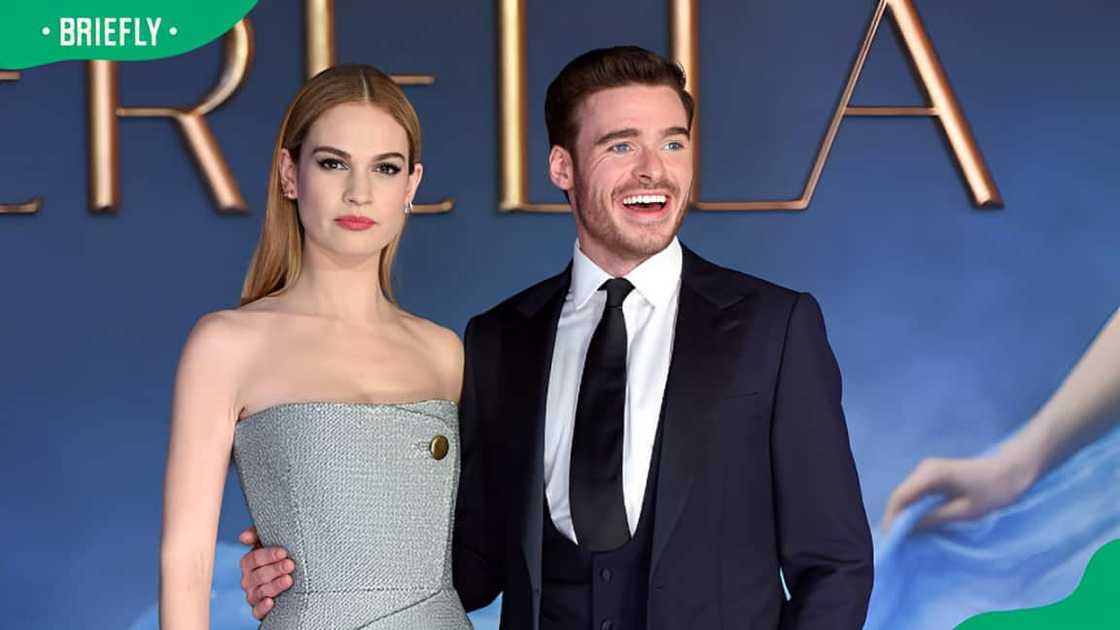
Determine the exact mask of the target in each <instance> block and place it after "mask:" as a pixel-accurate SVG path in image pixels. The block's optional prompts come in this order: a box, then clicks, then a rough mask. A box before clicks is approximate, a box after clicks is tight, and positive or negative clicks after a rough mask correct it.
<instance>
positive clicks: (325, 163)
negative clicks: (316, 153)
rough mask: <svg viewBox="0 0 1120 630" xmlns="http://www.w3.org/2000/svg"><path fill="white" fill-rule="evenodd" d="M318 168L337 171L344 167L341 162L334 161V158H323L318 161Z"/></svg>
mask: <svg viewBox="0 0 1120 630" xmlns="http://www.w3.org/2000/svg"><path fill="white" fill-rule="evenodd" d="M319 166H320V167H322V168H324V169H326V170H328V171H337V170H340V169H343V168H346V165H345V164H343V163H342V161H341V160H336V159H334V158H323V159H321V160H319Z"/></svg>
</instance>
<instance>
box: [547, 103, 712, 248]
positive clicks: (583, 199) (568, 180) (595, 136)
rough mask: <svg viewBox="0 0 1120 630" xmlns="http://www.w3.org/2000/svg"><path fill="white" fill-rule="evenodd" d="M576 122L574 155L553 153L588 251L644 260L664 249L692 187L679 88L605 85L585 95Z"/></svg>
mask: <svg viewBox="0 0 1120 630" xmlns="http://www.w3.org/2000/svg"><path fill="white" fill-rule="evenodd" d="M576 121H577V123H576V124H577V127H578V134H577V137H576V142H575V147H574V148H575V150H574V154H571V155H569V154H568V152H567V151H565V150H564V149H562V148H560V147H554V148H553V151H552V154H551V155H550V156H549V157H550V170H551V175H552V180H553V182H554V183H556V185H557V186H559V187H560V188H561V189H563V190H565V191H567V192H568V193H569V196H570V199H571V202H572V210H573V212H574V213H575V219H576V229H577V231H578V233H579V239H580V247H581V248H582V249H583V251H584V253H585V254H587V255H588V256H589V257H591V258H592V259H593V260H597V261H598V260H613V261H625V262H629V263H637V262H640V261H642V260H645V259H646V258H648V257H649V256H651V255H653V254H656V253H657V252H659V251H661V250H662V249H664V248H665V247H666V246H667V245H668V244H669V242H670V241H672V239H673V237H674V236H675V235H676V233H677V230H678V229H680V225H681V221H683V220H684V215H685V212H686V211H687V209H688V198H689V193H690V190H691V187H692V147H691V144H690V142H689V132H688V115H687V114H686V113H685V109H684V105H682V104H681V100H680V98H679V97H678V96H677V93H676V92H675V91H674V90H673V89H672V88H669V87H665V86H648V85H627V86H623V87H617V88H610V89H606V90H602V91H600V92H596V93H594V94H592V95H591V96H589V97H588V98H587V99H586V100H584V102H583V103H582V105H581V106H580V108H579V109H578V110H577V112H576Z"/></svg>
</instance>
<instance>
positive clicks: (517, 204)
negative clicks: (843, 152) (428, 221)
mask: <svg viewBox="0 0 1120 630" xmlns="http://www.w3.org/2000/svg"><path fill="white" fill-rule="evenodd" d="M888 8H889V9H891V14H892V15H893V16H894V18H895V23H896V24H897V25H898V28H899V31H900V32H901V33H902V38H903V42H904V43H905V45H906V50H907V52H908V54H909V55H910V57H911V59H912V60H913V62H914V66H915V67H916V68H917V70H918V77H919V79H920V80H921V82H922V85H923V86H925V89H926V92H927V93H928V94H929V97H930V101H931V106H929V107H855V106H850V105H849V103H850V101H851V98H852V94H853V93H854V91H855V86H856V84H857V83H858V82H859V77H860V73H861V72H862V71H863V65H864V62H865V61H866V59H867V55H868V53H869V52H870V50H871V44H872V43H873V42H874V41H875V35H876V34H877V33H878V31H879V26H880V24H881V23H882V19H883V15H884V13H885V12H886V10H887V9H888ZM669 25H670V49H671V52H670V55H671V56H672V58H673V60H674V61H676V62H677V63H679V64H680V65H681V67H682V68H684V71H685V74H686V75H687V77H688V89H689V91H690V92H691V93H692V95H693V97H694V98H695V100H696V116H694V118H693V123H692V124H693V129H692V149H693V155H695V156H696V170H695V177H694V179H693V184H692V205H693V207H695V208H697V209H700V210H804V209H805V208H807V207H809V203H810V202H811V201H812V199H813V193H814V192H815V191H816V188H817V183H818V182H819V181H820V176H821V173H822V172H823V171H824V166H825V164H826V163H827V162H828V156H829V153H830V152H831V150H832V143H833V141H834V140H835V139H836V134H837V132H838V131H839V129H840V123H841V122H842V121H843V120H844V118H845V117H846V116H930V117H934V118H937V120H938V122H940V123H941V127H942V129H944V130H945V135H946V136H947V137H948V140H949V146H950V147H951V148H952V150H953V155H954V157H955V158H956V160H957V163H958V164H959V165H960V168H961V172H962V173H963V174H964V178H965V181H966V183H967V184H968V187H969V190H970V191H971V192H972V198H973V200H974V202H975V203H976V205H978V206H980V207H982V208H999V207H1002V206H1003V200H1002V198H1001V197H1000V194H999V191H998V190H997V188H996V185H995V182H994V181H993V180H992V176H991V173H990V171H989V169H988V166H987V164H986V163H985V162H984V158H983V157H982V156H981V154H980V149H979V147H978V145H977V144H976V140H975V138H974V137H973V135H972V132H971V130H970V129H969V125H968V121H967V120H966V119H965V117H964V113H963V112H962V111H961V108H960V104H959V103H958V102H957V98H956V95H955V94H954V93H953V89H952V87H951V86H950V85H949V80H948V78H947V77H946V75H945V70H944V68H943V67H942V66H941V62H940V61H939V60H938V58H937V54H936V53H935V52H934V49H933V43H932V41H931V40H930V38H929V35H928V33H926V30H925V27H924V26H923V24H922V21H921V19H920V18H919V17H918V12H917V10H916V9H915V8H914V4H913V1H912V0H879V4H878V6H877V8H876V10H875V15H874V17H873V18H872V20H871V25H870V27H869V28H868V31H867V34H866V36H865V37H864V40H863V44H862V46H861V47H860V51H859V56H858V57H857V59H856V63H855V65H854V67H853V68H852V72H851V75H850V76H849V77H848V83H847V85H846V86H845V88H844V91H843V93H842V95H841V97H840V104H839V106H838V107H837V108H836V111H835V113H834V114H833V117H832V121H831V123H830V124H829V126H828V131H827V132H826V133H825V136H824V139H823V140H822V141H821V146H820V150H819V152H818V154H817V159H816V161H815V162H814V163H813V168H812V170H811V171H810V173H809V177H808V179H807V181H806V182H805V187H804V189H803V190H802V193H801V196H800V197H798V198H797V199H789V200H759V201H701V200H699V196H700V143H699V140H700V134H699V133H698V129H699V112H700V105H701V102H702V99H701V98H700V84H699V78H700V55H699V45H698V42H699V35H698V31H699V27H698V17H697V0H669ZM498 31H499V33H498V37H499V63H500V67H499V85H500V90H499V92H500V98H499V107H500V112H499V120H500V122H501V133H502V137H501V142H500V145H499V146H500V155H499V163H500V164H501V186H500V195H501V197H500V200H499V209H501V210H502V211H511V210H523V211H527V212H564V211H567V210H568V209H569V208H568V205H567V204H562V203H531V202H529V200H528V173H527V170H526V168H527V160H526V157H527V156H526V154H527V152H528V131H527V127H526V122H525V109H526V105H525V103H526V97H525V90H526V87H525V86H526V80H525V6H524V0H499V22H498Z"/></svg>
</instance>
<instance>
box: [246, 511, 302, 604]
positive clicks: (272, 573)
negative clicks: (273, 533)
mask: <svg viewBox="0 0 1120 630" xmlns="http://www.w3.org/2000/svg"><path fill="white" fill-rule="evenodd" d="M237 539H238V540H240V541H241V543H242V544H245V545H252V546H253V548H252V549H251V550H249V552H248V553H246V554H245V555H244V556H242V557H241V590H243V591H245V599H246V600H247V601H248V602H249V605H250V606H252V607H253V617H255V618H256V619H257V620H258V621H259V620H261V619H264V617H265V615H267V614H268V612H269V611H270V610H272V607H273V605H275V602H273V601H272V598H273V597H276V596H277V595H279V594H280V593H283V592H284V591H286V590H288V589H289V588H291V587H292V576H291V573H292V571H294V570H295V568H296V565H295V563H294V562H292V561H291V560H290V559H288V552H287V550H285V549H283V548H282V547H261V541H260V540H259V539H258V538H257V528H255V527H250V528H248V529H246V530H245V531H243V532H241V534H240V535H238V537H237Z"/></svg>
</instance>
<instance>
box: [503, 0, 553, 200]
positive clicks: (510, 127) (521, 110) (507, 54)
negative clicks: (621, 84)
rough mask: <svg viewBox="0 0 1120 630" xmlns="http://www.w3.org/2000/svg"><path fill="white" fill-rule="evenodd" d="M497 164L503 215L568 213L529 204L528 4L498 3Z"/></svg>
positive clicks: (514, 0)
mask: <svg viewBox="0 0 1120 630" xmlns="http://www.w3.org/2000/svg"><path fill="white" fill-rule="evenodd" d="M498 64H499V65H498V86H499V87H498V92H499V98H498V124H499V129H500V132H499V133H500V134H501V138H500V139H499V141H498V147H499V148H498V164H500V169H501V180H500V185H499V187H498V189H499V192H498V194H499V198H498V209H499V210H500V211H502V212H510V211H514V210H522V211H525V212H568V211H569V210H570V208H569V207H568V204H566V203H532V202H530V201H529V172H528V159H527V157H528V156H527V154H528V153H529V131H528V125H527V123H526V120H525V117H526V109H527V106H526V98H525V94H526V89H527V88H526V85H525V1H524V0H499V1H498Z"/></svg>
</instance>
